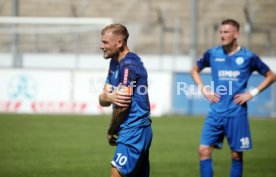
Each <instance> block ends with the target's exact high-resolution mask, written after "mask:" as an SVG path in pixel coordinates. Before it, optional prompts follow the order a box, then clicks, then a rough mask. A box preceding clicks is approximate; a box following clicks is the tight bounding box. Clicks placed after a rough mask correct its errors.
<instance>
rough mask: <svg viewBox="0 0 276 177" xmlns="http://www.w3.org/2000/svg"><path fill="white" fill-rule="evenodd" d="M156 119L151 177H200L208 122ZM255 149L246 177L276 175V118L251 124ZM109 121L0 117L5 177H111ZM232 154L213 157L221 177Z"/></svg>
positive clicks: (1, 175)
mask: <svg viewBox="0 0 276 177" xmlns="http://www.w3.org/2000/svg"><path fill="white" fill-rule="evenodd" d="M152 120H153V124H152V127H153V132H154V137H153V142H152V146H151V152H150V153H151V154H150V158H151V177H184V176H185V177H198V176H199V173H198V168H199V166H198V155H197V146H198V142H199V135H200V130H201V126H202V122H203V118H199V117H185V118H184V117H180V116H176V117H162V118H152ZM250 121H251V130H252V136H253V146H254V149H253V150H251V151H248V152H246V153H245V156H244V157H245V160H244V164H245V166H244V176H245V177H275V176H276V138H275V136H276V128H275V127H276V119H251V120H250ZM108 123H109V118H108V117H103V116H101V117H99V116H98V117H96V116H61V115H52V116H49V115H6V114H0V177H107V176H109V174H110V160H111V158H112V156H113V152H114V147H111V146H109V145H108V144H107V141H106V129H107V125H108ZM229 167H230V151H229V149H228V146H227V144H225V145H224V148H223V150H217V151H215V152H214V169H215V176H216V177H227V176H229V175H228V171H229Z"/></svg>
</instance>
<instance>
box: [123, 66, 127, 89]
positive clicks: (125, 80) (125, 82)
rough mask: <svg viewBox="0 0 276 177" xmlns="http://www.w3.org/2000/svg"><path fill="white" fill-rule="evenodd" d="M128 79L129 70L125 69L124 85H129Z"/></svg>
mask: <svg viewBox="0 0 276 177" xmlns="http://www.w3.org/2000/svg"><path fill="white" fill-rule="evenodd" d="M127 78H128V68H126V69H125V73H124V82H123V84H124V85H126V84H127Z"/></svg>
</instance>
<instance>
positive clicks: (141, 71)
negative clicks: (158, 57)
mask: <svg viewBox="0 0 276 177" xmlns="http://www.w3.org/2000/svg"><path fill="white" fill-rule="evenodd" d="M106 83H108V84H110V85H112V86H114V87H117V86H118V85H119V84H120V83H121V84H122V85H125V86H133V90H132V98H131V105H130V108H129V112H128V115H127V117H126V118H125V120H124V122H123V123H122V124H121V125H120V129H119V134H120V133H122V131H123V130H126V131H127V130H129V129H130V128H139V127H146V126H149V125H150V124H151V120H150V118H149V117H150V102H149V97H148V90H147V88H148V74H147V71H146V69H145V67H144V65H143V62H142V61H141V59H140V58H139V57H138V56H137V55H136V54H134V53H128V54H127V55H126V56H125V58H123V59H122V60H120V62H117V61H116V60H114V59H111V61H110V66H109V72H108V76H107V79H106Z"/></svg>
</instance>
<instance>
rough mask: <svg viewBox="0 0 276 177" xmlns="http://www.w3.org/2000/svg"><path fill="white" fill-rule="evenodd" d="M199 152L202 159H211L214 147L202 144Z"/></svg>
mask: <svg viewBox="0 0 276 177" xmlns="http://www.w3.org/2000/svg"><path fill="white" fill-rule="evenodd" d="M198 154H199V158H200V159H201V160H205V159H209V158H211V154H212V148H211V147H207V146H200V147H199V148H198Z"/></svg>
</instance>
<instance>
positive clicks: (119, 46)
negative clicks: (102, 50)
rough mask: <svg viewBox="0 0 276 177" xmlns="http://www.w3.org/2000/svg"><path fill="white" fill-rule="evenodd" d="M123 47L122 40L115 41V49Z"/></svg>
mask: <svg viewBox="0 0 276 177" xmlns="http://www.w3.org/2000/svg"><path fill="white" fill-rule="evenodd" d="M122 47H123V40H122V39H118V41H117V48H118V49H120V48H122Z"/></svg>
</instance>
